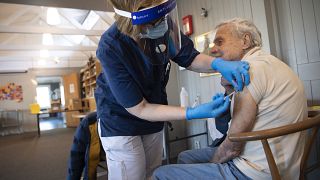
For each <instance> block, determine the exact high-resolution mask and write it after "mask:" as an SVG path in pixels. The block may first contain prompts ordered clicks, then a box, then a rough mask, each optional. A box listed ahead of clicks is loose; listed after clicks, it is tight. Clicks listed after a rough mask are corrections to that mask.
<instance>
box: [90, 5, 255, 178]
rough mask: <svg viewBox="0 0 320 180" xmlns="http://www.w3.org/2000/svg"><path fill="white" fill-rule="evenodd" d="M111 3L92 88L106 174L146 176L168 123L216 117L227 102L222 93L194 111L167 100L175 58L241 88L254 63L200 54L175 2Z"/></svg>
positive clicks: (158, 155)
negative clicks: (98, 71)
mask: <svg viewBox="0 0 320 180" xmlns="http://www.w3.org/2000/svg"><path fill="white" fill-rule="evenodd" d="M110 2H111V4H112V5H113V7H114V10H115V19H116V21H115V23H114V24H113V25H112V26H111V27H110V28H109V29H108V30H107V31H106V32H105V33H104V34H103V35H102V37H101V39H100V42H99V46H98V49H97V57H98V59H99V60H100V62H101V65H102V68H103V72H102V73H101V74H100V75H99V77H98V79H97V89H96V90H95V99H96V103H97V117H98V122H99V123H98V132H99V136H100V139H101V142H102V145H103V148H104V150H105V152H106V157H107V164H108V177H109V179H111V180H119V179H130V180H143V179H149V178H150V177H151V175H152V172H153V170H154V169H155V168H157V167H158V166H160V165H161V162H162V152H163V127H164V123H163V121H172V120H185V119H187V120H191V119H201V118H212V117H216V116H219V115H220V114H222V113H223V112H225V111H226V110H227V109H228V106H229V99H228V98H226V99H224V97H223V95H222V94H217V95H215V96H214V97H213V99H212V100H211V101H210V102H208V103H205V104H201V105H199V106H197V107H194V108H182V107H175V106H169V105H167V104H168V101H167V94H166V85H167V82H168V79H169V72H170V67H171V61H172V62H174V63H177V64H178V65H179V66H181V67H185V68H186V69H188V70H192V71H195V72H216V71H218V72H220V73H221V74H222V76H223V77H224V78H225V79H227V80H228V81H229V82H230V83H232V85H233V86H234V87H235V88H236V89H237V90H238V91H241V90H242V88H243V84H245V85H247V84H249V75H248V69H249V65H248V64H247V63H246V62H241V61H234V62H228V61H224V60H223V59H219V58H216V59H215V58H213V57H210V56H207V55H204V54H200V53H199V52H198V51H197V50H196V49H195V48H194V45H193V42H192V41H191V40H190V39H189V38H188V37H187V36H185V35H184V34H182V33H180V29H179V24H178V16H177V9H176V6H177V5H176V1H175V0H166V1H163V0H110ZM243 81H244V82H243Z"/></svg>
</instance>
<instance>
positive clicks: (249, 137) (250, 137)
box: [228, 114, 320, 142]
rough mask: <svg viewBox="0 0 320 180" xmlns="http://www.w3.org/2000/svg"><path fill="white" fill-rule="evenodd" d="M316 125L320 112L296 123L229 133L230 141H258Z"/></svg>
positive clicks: (319, 120)
mask: <svg viewBox="0 0 320 180" xmlns="http://www.w3.org/2000/svg"><path fill="white" fill-rule="evenodd" d="M316 126H320V114H319V115H317V116H315V117H313V118H310V119H307V120H304V121H301V122H297V123H294V124H289V125H285V126H281V127H277V128H271V129H266V130H260V131H252V132H243V133H234V134H229V136H228V138H229V139H230V141H233V142H242V141H256V140H261V139H268V138H273V137H278V136H283V135H287V134H291V133H296V132H299V131H303V130H306V129H310V128H312V127H316Z"/></svg>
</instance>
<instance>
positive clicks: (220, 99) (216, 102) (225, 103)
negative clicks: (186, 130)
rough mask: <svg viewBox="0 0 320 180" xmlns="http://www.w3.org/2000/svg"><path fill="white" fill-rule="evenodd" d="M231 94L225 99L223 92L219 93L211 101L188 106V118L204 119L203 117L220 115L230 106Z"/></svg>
mask: <svg viewBox="0 0 320 180" xmlns="http://www.w3.org/2000/svg"><path fill="white" fill-rule="evenodd" d="M229 104H230V101H229V96H227V97H226V99H224V96H223V94H221V93H220V94H217V95H215V96H214V97H213V98H212V101H211V102H208V103H205V104H200V105H199V106H197V107H194V108H190V107H188V108H187V111H186V119H187V120H191V119H202V118H214V117H217V116H220V115H221V114H222V113H224V112H225V111H227V110H228V108H229Z"/></svg>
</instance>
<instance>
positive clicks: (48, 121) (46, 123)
mask: <svg viewBox="0 0 320 180" xmlns="http://www.w3.org/2000/svg"><path fill="white" fill-rule="evenodd" d="M66 127H67V126H66V124H65V122H64V120H63V118H62V117H48V118H43V119H41V121H40V129H41V131H47V130H52V129H58V128H66Z"/></svg>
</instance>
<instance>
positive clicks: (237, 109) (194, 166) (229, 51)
mask: <svg viewBox="0 0 320 180" xmlns="http://www.w3.org/2000/svg"><path fill="white" fill-rule="evenodd" d="M216 30H217V33H216V37H215V40H214V43H215V46H214V47H213V52H214V53H216V54H220V56H221V57H222V58H224V59H227V60H233V59H243V60H245V61H248V62H249V63H250V77H251V84H250V85H249V86H247V87H246V88H244V90H243V92H239V93H236V95H235V97H234V98H233V101H234V105H233V107H231V114H232V120H231V125H230V128H229V132H228V133H239V132H247V131H256V130H262V129H268V128H274V127H278V126H283V125H287V124H292V123H296V122H298V121H302V120H303V119H305V118H306V117H307V104H306V98H305V94H304V88H303V85H302V83H301V81H300V80H299V78H298V77H297V75H296V74H295V73H294V72H293V71H292V70H291V69H290V68H289V67H288V66H287V65H286V64H284V63H283V62H282V61H281V60H279V59H278V58H276V57H274V56H272V55H270V54H268V53H266V52H264V51H263V50H261V45H262V42H261V34H260V32H259V30H258V29H257V28H256V26H255V25H254V24H253V23H251V22H249V21H248V20H244V19H239V18H237V19H232V20H229V21H226V22H223V23H221V24H219V25H218V26H217V27H216ZM304 142H305V135H304V134H303V133H295V134H292V135H288V136H282V137H278V138H273V139H270V140H269V144H270V147H271V149H272V152H273V154H274V156H275V161H276V164H277V166H278V168H279V170H280V173H281V176H282V178H283V179H298V177H299V168H300V161H301V157H302V153H303V144H304ZM180 157H181V156H180ZM178 162H180V163H181V162H183V161H181V160H179V161H178ZM187 163H189V164H176V165H168V166H162V167H160V168H158V169H157V170H156V171H155V173H154V176H153V177H154V179H183V180H186V179H271V174H270V171H269V168H268V164H267V160H266V157H265V154H264V151H263V147H262V145H261V143H260V142H258V141H253V142H247V143H234V142H231V141H230V140H229V139H228V138H226V139H225V140H224V141H223V142H222V144H221V145H220V146H218V147H217V148H206V150H205V151H202V153H201V154H197V155H196V156H189V158H188V160H187Z"/></svg>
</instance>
